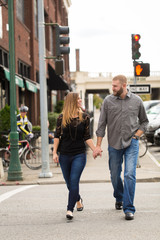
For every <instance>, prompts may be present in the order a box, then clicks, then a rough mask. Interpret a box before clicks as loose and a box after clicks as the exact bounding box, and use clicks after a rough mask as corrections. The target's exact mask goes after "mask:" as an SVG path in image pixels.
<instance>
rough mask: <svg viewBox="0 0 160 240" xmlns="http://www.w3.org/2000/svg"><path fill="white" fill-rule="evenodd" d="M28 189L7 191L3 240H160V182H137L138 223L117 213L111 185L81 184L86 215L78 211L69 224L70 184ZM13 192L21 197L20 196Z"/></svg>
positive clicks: (0, 224)
mask: <svg viewBox="0 0 160 240" xmlns="http://www.w3.org/2000/svg"><path fill="white" fill-rule="evenodd" d="M27 187H28V186H6V187H1V195H0V209H1V210H0V216H1V221H0V229H1V231H0V239H6V240H12V239H13V240H19V239H23V240H30V239H32V240H38V239H43V240H44V239H47V240H54V239H55V240H57V239H59V240H81V239H85V240H88V239H92V240H93V239H94V240H104V239H111V240H112V239H113V240H117V239H119V240H135V239H136V240H143V239H144V240H158V239H159V238H160V228H159V224H160V223H159V219H160V183H137V189H136V198H135V205H136V209H137V212H136V214H135V220H133V221H126V220H125V219H124V214H123V212H122V211H117V210H115V209H114V199H113V197H112V186H111V183H89V184H87V183H86V184H81V185H80V189H81V194H82V196H83V200H84V211H83V212H77V211H75V212H74V219H73V220H72V221H71V222H67V220H66V218H65V214H66V204H67V190H66V186H65V185H64V184H56V185H40V186H39V185H35V186H34V185H30V186H29V188H28V189H27ZM13 190H14V191H15V190H16V191H17V190H19V192H17V193H15V192H13ZM22 190H23V191H22ZM6 194H7V195H6ZM12 194H14V195H12Z"/></svg>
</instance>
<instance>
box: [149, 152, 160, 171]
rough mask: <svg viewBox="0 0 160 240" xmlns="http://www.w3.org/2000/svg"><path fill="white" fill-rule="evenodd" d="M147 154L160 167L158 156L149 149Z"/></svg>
mask: <svg viewBox="0 0 160 240" xmlns="http://www.w3.org/2000/svg"><path fill="white" fill-rule="evenodd" d="M147 154H148V155H149V156H150V158H151V159H152V161H153V162H154V163H155V164H156V165H157V166H158V167H160V164H159V162H158V161H157V160H156V158H155V157H154V156H153V155H152V154H151V153H150V152H149V151H147Z"/></svg>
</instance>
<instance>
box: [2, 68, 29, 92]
mask: <svg viewBox="0 0 160 240" xmlns="http://www.w3.org/2000/svg"><path fill="white" fill-rule="evenodd" d="M3 69H4V74H5V77H6V79H7V80H8V81H10V72H9V70H8V69H6V68H3ZM15 81H16V84H17V85H18V86H19V87H21V88H25V86H24V82H23V79H22V78H21V77H19V76H17V75H15Z"/></svg>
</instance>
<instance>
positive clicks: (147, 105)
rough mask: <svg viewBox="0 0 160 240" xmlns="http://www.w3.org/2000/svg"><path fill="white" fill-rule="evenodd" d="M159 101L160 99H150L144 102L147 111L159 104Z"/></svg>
mask: <svg viewBox="0 0 160 240" xmlns="http://www.w3.org/2000/svg"><path fill="white" fill-rule="evenodd" d="M158 103H160V100H150V101H144V102H143V104H144V107H145V110H146V111H147V110H149V109H150V108H151V107H153V106H155V105H157V104H158Z"/></svg>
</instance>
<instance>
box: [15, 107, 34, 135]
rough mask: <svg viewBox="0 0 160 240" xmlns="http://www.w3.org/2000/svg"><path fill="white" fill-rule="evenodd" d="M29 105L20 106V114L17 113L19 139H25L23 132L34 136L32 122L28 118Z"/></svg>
mask: <svg viewBox="0 0 160 240" xmlns="http://www.w3.org/2000/svg"><path fill="white" fill-rule="evenodd" d="M27 112H28V107H27V106H22V107H21V108H20V114H18V115H17V131H18V132H19V140H22V139H23V136H22V135H23V133H24V134H26V135H28V136H29V137H30V138H33V133H32V132H31V131H32V130H31V127H30V125H31V123H30V122H29V120H28V118H27Z"/></svg>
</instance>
